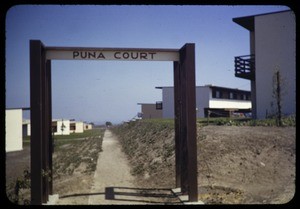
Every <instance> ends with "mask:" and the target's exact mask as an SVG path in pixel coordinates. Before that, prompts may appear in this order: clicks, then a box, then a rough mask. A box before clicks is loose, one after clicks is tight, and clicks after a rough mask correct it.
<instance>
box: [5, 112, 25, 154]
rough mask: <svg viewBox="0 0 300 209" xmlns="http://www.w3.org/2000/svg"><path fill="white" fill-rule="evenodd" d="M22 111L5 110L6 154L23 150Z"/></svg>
mask: <svg viewBox="0 0 300 209" xmlns="http://www.w3.org/2000/svg"><path fill="white" fill-rule="evenodd" d="M22 138H23V134H22V109H9V110H5V150H6V152H11V151H19V150H22V149H23V141H22V140H23V139H22Z"/></svg>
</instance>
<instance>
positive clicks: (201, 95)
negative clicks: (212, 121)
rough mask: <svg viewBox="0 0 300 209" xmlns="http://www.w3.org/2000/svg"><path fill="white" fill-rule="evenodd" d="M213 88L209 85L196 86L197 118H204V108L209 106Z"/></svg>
mask: <svg viewBox="0 0 300 209" xmlns="http://www.w3.org/2000/svg"><path fill="white" fill-rule="evenodd" d="M210 99H211V89H210V88H209V87H207V86H199V87H196V108H197V118H204V108H206V107H209V100H210Z"/></svg>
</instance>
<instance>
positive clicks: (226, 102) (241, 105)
mask: <svg viewBox="0 0 300 209" xmlns="http://www.w3.org/2000/svg"><path fill="white" fill-rule="evenodd" d="M209 107H210V108H224V109H250V108H251V101H243V100H230V99H215V98H214V99H211V100H210V101H209Z"/></svg>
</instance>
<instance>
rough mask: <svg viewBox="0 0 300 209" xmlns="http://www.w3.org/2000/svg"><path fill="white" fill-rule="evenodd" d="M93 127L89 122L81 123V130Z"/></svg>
mask: <svg viewBox="0 0 300 209" xmlns="http://www.w3.org/2000/svg"><path fill="white" fill-rule="evenodd" d="M92 128H93V126H92V124H90V123H83V130H84V131H85V130H91V129H92Z"/></svg>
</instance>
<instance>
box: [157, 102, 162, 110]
mask: <svg viewBox="0 0 300 209" xmlns="http://www.w3.org/2000/svg"><path fill="white" fill-rule="evenodd" d="M156 109H157V110H162V109H163V104H162V102H156Z"/></svg>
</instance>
